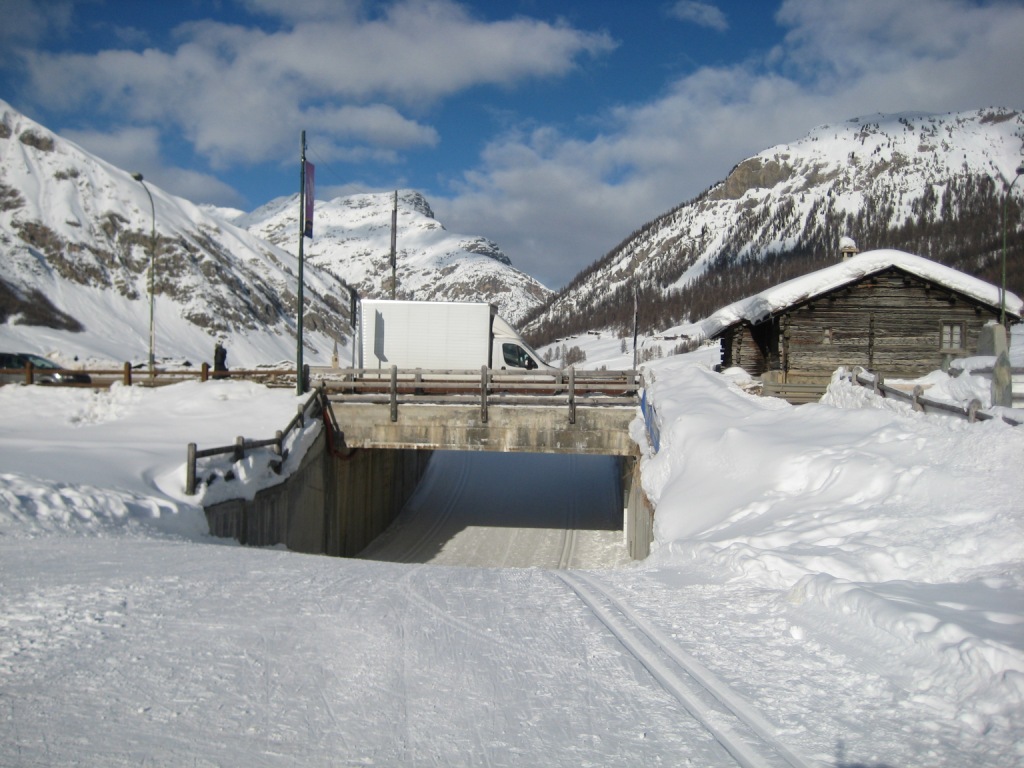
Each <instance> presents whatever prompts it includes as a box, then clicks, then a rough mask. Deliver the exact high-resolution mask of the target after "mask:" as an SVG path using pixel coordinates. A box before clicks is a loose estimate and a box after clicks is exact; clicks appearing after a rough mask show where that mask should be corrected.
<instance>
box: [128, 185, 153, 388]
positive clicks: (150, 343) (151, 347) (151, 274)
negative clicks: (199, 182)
mask: <svg viewBox="0 0 1024 768" xmlns="http://www.w3.org/2000/svg"><path fill="white" fill-rule="evenodd" d="M132 178H133V179H135V180H136V181H137V182H139V184H141V185H142V188H143V189H144V190H146V195H147V196H148V197H149V213H150V220H151V222H152V229H151V230H150V234H149V378H150V379H152V378H153V377H154V376H155V375H156V368H155V366H156V357H155V356H154V348H155V346H156V332H155V329H154V325H153V306H154V300H155V295H154V292H153V289H154V280H155V278H156V206H155V205H153V195H151V194H150V192H149V187H148V186H146V182H145V181H143V180H142V174H141V173H138V172H136V173H133V174H132Z"/></svg>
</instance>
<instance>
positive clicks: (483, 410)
mask: <svg viewBox="0 0 1024 768" xmlns="http://www.w3.org/2000/svg"><path fill="white" fill-rule="evenodd" d="M487 378H488V377H487V366H486V365H481V366H480V422H481V423H482V424H486V423H487Z"/></svg>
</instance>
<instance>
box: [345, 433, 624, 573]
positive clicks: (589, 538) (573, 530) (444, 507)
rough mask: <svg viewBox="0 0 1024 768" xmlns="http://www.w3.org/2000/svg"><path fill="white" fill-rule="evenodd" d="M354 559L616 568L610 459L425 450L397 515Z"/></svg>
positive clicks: (616, 508)
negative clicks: (418, 478)
mask: <svg viewBox="0 0 1024 768" xmlns="http://www.w3.org/2000/svg"><path fill="white" fill-rule="evenodd" d="M360 557H363V558H368V559H372V560H386V561H391V562H401V563H436V564H439V565H467V566H476V567H492V566H493V567H501V568H530V567H537V568H616V567H619V566H621V565H624V564H625V563H627V562H629V555H628V553H627V551H626V545H625V542H624V537H623V533H622V491H621V487H620V481H619V463H618V460H617V459H615V458H613V457H607V456H572V455H556V454H522V453H489V452H477V453H470V452H455V451H446V452H438V453H435V454H434V456H433V457H432V458H431V460H430V465H429V466H428V468H427V471H426V473H425V474H424V477H423V480H422V482H421V483H420V485H419V487H418V488H417V489H416V492H415V493H414V494H413V496H412V497H411V498H410V499H409V501H408V503H407V504H406V506H405V508H404V509H403V510H402V513H401V514H400V515H399V516H398V518H397V519H396V520H395V522H394V523H393V524H392V525H391V526H390V527H389V528H388V529H387V530H386V531H385V532H384V533H383V534H382V535H381V536H380V537H378V539H377V540H376V541H375V542H373V543H372V544H371V545H370V546H369V547H367V549H366V550H364V551H363V552H362V553H361V554H360Z"/></svg>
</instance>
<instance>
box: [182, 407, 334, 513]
mask: <svg viewBox="0 0 1024 768" xmlns="http://www.w3.org/2000/svg"><path fill="white" fill-rule="evenodd" d="M314 405H315V406H316V408H312V407H311V406H314ZM324 405H325V398H324V392H323V389H322V388H321V389H317V390H315V391H314V392H313V394H311V395H310V396H309V398H308V399H307V400H306V402H305V403H302V404H301V405H299V406H298V412H297V413H296V414H295V417H294V418H293V419H292V420H291V421H289V422H288V425H287V426H286V427H285V428H284V429H282V430H278V431H277V432H276V433H275V434H274V436H273V437H271V438H267V439H264V440H249V439H247V438H245V437H237V438H235V442H234V444H233V445H224V446H219V447H216V448H203V449H202V450H200V449H199V447H198V446H197V445H196V444H195V443H189V444H188V455H187V457H186V460H185V493H186V494H188V495H189V496H194V495H195V492H196V484H197V479H196V468H197V463H198V460H199V459H204V458H209V457H210V456H223V455H226V454H231V456H232V461H236V462H237V461H242V460H243V459H244V458H245V454H246V451H252V450H256V449H258V448H270V449H271V450H272V451H273V453H274V455H275V456H276V457H277V458H276V459H275V460H274V461H272V462H271V464H270V466H271V468H272V469H273V470H274V472H277V473H280V472H281V467H282V466H283V464H284V461H285V459H287V458H288V452H287V451H286V450H285V448H284V443H285V441H286V440H287V439H288V436H289V435H290V434H291V433H292V431H293V430H295V429H303V428H305V426H306V420H307V419H309V418H319V417H320V416H322V414H323V409H324ZM314 411H315V415H314V413H313V412H314Z"/></svg>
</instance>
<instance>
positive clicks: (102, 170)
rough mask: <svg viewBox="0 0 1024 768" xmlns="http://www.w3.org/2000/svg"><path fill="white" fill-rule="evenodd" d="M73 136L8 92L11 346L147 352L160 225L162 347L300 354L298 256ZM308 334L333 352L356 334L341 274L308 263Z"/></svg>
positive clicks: (1, 220) (1, 331) (235, 356)
mask: <svg viewBox="0 0 1024 768" xmlns="http://www.w3.org/2000/svg"><path fill="white" fill-rule="evenodd" d="M147 185H148V190H149V192H150V193H151V194H152V200H153V207H152V208H151V206H150V198H149V197H148V196H147V190H146V188H144V187H143V184H141V183H139V182H138V181H136V180H135V179H133V178H132V176H131V174H129V173H128V172H126V171H124V170H121V169H119V168H116V167H114V166H113V165H111V164H109V163H107V162H105V161H103V160H101V159H99V158H97V157H95V156H93V155H91V154H89V153H88V152H86V151H85V150H83V149H82V148H81V147H78V146H77V145H75V144H73V143H72V142H69V141H65V140H64V139H61V138H60V137H58V136H56V135H55V134H53V133H51V132H50V131H48V130H47V129H45V128H44V127H42V126H41V125H39V124H37V123H35V122H33V121H32V120H30V119H28V118H27V117H25V116H24V115H22V114H20V113H18V112H17V111H15V110H14V109H12V108H11V107H10V106H8V105H7V104H6V103H4V102H2V101H0V322H2V324H0V348H3V349H11V350H17V351H35V352H41V353H43V354H46V355H50V356H53V357H54V358H56V359H58V360H61V361H64V362H68V361H69V360H71V359H72V358H74V357H78V358H80V359H86V358H98V359H104V360H113V361H123V360H128V361H141V360H145V358H146V357H147V355H148V346H149V295H150V294H149V282H148V281H149V268H150V253H151V250H150V247H151V243H152V238H151V233H152V231H153V227H154V221H155V232H156V239H155V242H156V260H155V275H154V286H155V291H154V294H155V301H154V305H155V320H154V326H155V336H156V344H155V349H156V356H157V359H158V360H160V359H163V358H175V359H177V358H183V357H184V358H189V359H192V360H193V361H196V362H198V361H200V360H209V359H210V358H211V356H212V352H213V347H214V342H215V340H216V339H222V340H224V342H225V344H226V346H227V347H228V349H229V350H230V351H231V358H230V360H229V362H230V363H231V364H233V365H243V366H244V365H252V364H256V363H265V362H276V361H278V360H282V359H285V360H287V359H291V358H293V357H294V353H295V328H296V318H295V302H296V289H297V280H296V275H297V261H296V259H295V257H293V256H292V255H291V254H289V253H288V252H287V251H285V250H282V249H280V248H277V247H275V246H273V245H270V244H268V243H266V242H264V241H261V240H259V239H258V238H257V237H255V236H254V235H252V234H251V233H249V232H247V231H245V230H244V229H240V228H238V227H236V226H233V225H231V224H228V223H226V222H225V221H224V220H222V219H220V218H217V217H214V216H211V215H210V214H208V213H207V212H205V211H203V210H201V209H199V208H198V207H196V206H195V205H193V204H192V203H190V202H188V201H186V200H183V199H181V198H178V197H174V196H172V195H169V194H167V193H165V192H164V191H162V190H161V189H159V188H158V187H155V186H153V185H151V184H148V182H147ZM305 278H306V279H305V298H306V320H305V328H306V333H305V334H304V340H305V341H306V343H307V346H308V354H309V356H310V361H311V362H314V361H317V360H322V361H327V360H328V359H329V358H330V355H331V353H332V351H333V347H334V340H335V339H339V340H340V341H341V343H344V339H345V338H346V336H347V335H348V326H347V317H346V314H347V313H346V312H345V310H343V309H342V308H341V305H340V304H339V303H338V301H337V299H335V298H334V297H337V296H340V295H343V292H342V291H341V290H340V286H339V284H338V281H337V279H336V278H334V277H333V276H331V275H329V274H327V273H326V272H323V271H321V270H319V269H316V268H315V267H311V268H310V269H309V270H307V271H306V273H305Z"/></svg>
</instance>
